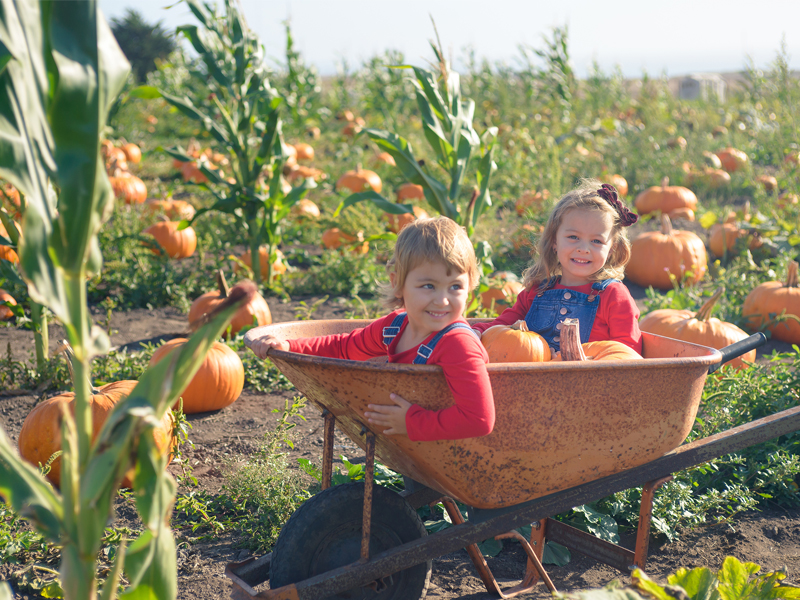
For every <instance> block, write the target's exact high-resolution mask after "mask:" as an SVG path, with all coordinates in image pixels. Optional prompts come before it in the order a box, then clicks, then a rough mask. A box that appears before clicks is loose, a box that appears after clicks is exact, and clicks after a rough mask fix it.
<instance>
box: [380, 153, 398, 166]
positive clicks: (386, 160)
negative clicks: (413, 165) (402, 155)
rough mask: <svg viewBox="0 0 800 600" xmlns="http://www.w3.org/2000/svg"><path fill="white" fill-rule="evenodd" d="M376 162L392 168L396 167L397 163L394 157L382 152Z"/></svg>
mask: <svg viewBox="0 0 800 600" xmlns="http://www.w3.org/2000/svg"><path fill="white" fill-rule="evenodd" d="M375 162H376V163H377V164H379V165H381V164H383V165H389V166H390V167H396V166H397V163H396V162H395V160H394V156H392V155H391V154H389V153H388V152H381V153H380V154H378V155H377V156H376V157H375Z"/></svg>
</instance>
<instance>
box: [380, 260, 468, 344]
mask: <svg viewBox="0 0 800 600" xmlns="http://www.w3.org/2000/svg"><path fill="white" fill-rule="evenodd" d="M390 277H391V281H392V286H393V287H395V288H396V287H397V286H396V284H395V282H396V278H397V275H396V274H395V273H394V272H393V273H391V275H390ZM395 296H397V297H398V298H402V300H403V304H404V306H405V310H406V312H407V313H408V326H409V327H411V328H412V329H413V331H414V332H415V334H417V335H419V336H424V337H427V336H428V335H430V334H431V333H433V332H435V331H439V330H441V329H444V328H445V327H447V326H448V325H450V324H451V323H454V322H455V321H457V320H458V319H459V318H461V315H462V314H463V312H464V308H465V307H466V305H467V298H468V296H469V275H467V274H466V273H456V272H455V271H454V270H452V269H451V270H450V273H449V274H448V272H447V266H446V265H444V264H443V263H439V262H433V263H431V262H423V263H421V264H419V265H417V266H416V267H414V268H413V269H411V270H410V271H409V272H408V274H407V276H406V280H405V283H404V284H403V287H402V288H401V289H399V290H397V291H396V292H395Z"/></svg>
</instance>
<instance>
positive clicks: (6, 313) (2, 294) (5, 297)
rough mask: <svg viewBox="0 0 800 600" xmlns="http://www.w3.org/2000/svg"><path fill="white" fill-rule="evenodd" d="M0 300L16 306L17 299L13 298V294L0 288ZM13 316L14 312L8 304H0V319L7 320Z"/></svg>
mask: <svg viewBox="0 0 800 600" xmlns="http://www.w3.org/2000/svg"><path fill="white" fill-rule="evenodd" d="M0 302H7V303H8V304H10V305H11V306H16V305H17V301H16V300H14V296H12V295H11V294H9V293H8V292H7V291H5V290H0ZM13 316H14V313H13V312H12V311H11V309H10V308H8V306H2V305H0V321H8V320H9V319H10V318H11V317H13Z"/></svg>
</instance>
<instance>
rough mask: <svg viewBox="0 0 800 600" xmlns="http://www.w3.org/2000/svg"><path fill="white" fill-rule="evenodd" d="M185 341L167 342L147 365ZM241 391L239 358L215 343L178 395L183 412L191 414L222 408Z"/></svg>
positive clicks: (219, 343) (222, 345)
mask: <svg viewBox="0 0 800 600" xmlns="http://www.w3.org/2000/svg"><path fill="white" fill-rule="evenodd" d="M186 342H187V340H185V339H183V338H175V339H173V340H170V341H168V342H167V343H166V344H164V345H162V346H161V347H159V348H158V349H157V350H156V351H155V352H154V353H153V357H152V358H151V359H150V364H151V365H154V364H156V363H158V362H159V361H161V360H162V359H164V358H166V357H167V356H169V354H170V352H172V351H173V350H175V349H176V348H180V347H181V346H183V345H184V344H185V343H186ZM243 388H244V365H243V364H242V359H240V358H239V355H238V354H236V352H234V351H233V350H231V349H230V348H229V347H228V346H226V345H225V344H223V343H221V342H214V345H213V346H212V347H211V349H210V350H209V351H208V354H206V358H205V360H204V361H203V364H202V365H201V366H200V369H199V370H198V371H197V373H196V374H195V376H194V378H193V379H192V380H191V381H190V382H189V385H188V386H186V389H185V390H183V392H182V393H181V398H183V412H185V413H186V414H193V413H199V412H206V411H209V410H219V409H220V408H225V407H226V406H228V405H230V404H233V403H234V402H235V401H236V400H237V399H238V398H239V396H240V395H241V393H242V389H243ZM175 405H176V406H178V403H176V404H175Z"/></svg>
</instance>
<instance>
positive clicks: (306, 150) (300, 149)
mask: <svg viewBox="0 0 800 600" xmlns="http://www.w3.org/2000/svg"><path fill="white" fill-rule="evenodd" d="M294 149H295V153H296V155H297V160H314V148H312V147H311V144H306V143H305V142H300V143H299V144H295V145H294Z"/></svg>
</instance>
